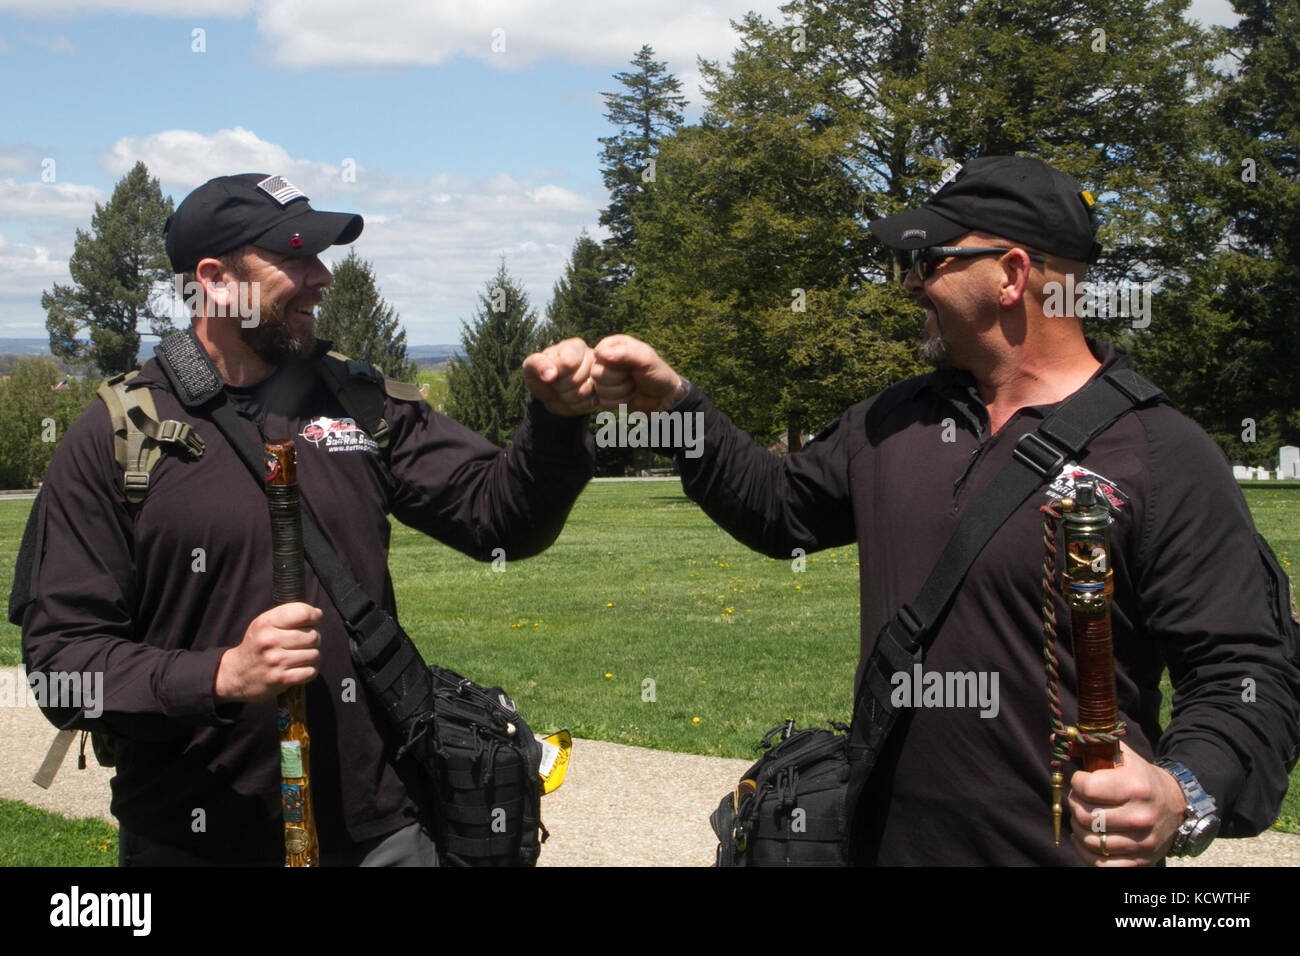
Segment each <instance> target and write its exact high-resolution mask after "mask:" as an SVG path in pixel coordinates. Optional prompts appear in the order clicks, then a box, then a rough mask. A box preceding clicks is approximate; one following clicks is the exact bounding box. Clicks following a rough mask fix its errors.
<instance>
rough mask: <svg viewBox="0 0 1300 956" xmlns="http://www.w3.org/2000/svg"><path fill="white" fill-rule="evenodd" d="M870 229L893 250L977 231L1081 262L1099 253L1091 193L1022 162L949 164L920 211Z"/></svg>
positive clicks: (1038, 163)
mask: <svg viewBox="0 0 1300 956" xmlns="http://www.w3.org/2000/svg"><path fill="white" fill-rule="evenodd" d="M870 229H871V231H872V232H873V233H874V234H875V235H876V237H877V238H879V239H880V240H881V241H882V242H883V243H884V244H885V245H887V246H889V247H891V248H893V249H921V248H924V247H925V246H942V245H947V244H949V243H951V242H952V241H953V240H954V239H957V238H959V237H961V236H964V235H965V234H966V233H968V232H975V231H979V232H988V233H992V234H993V235H995V236H1001V237H1002V238H1004V239H1010V240H1011V241H1012V242H1023V243H1024V244H1025V245H1027V246H1033V247H1034V248H1035V249H1040V250H1042V251H1043V252H1047V253H1051V254H1052V255H1058V256H1063V257H1065V258H1066V259H1076V260H1078V261H1081V262H1090V263H1091V262H1096V261H1097V258H1098V257H1099V256H1100V255H1101V246H1100V245H1098V243H1097V213H1096V201H1095V200H1094V199H1093V197H1092V193H1090V192H1088V190H1086V189H1084V188H1083V187H1082V186H1081V185H1079V184H1078V183H1077V182H1075V181H1074V180H1073V179H1071V178H1070V177H1069V176H1067V175H1065V173H1062V172H1060V171H1058V170H1055V169H1053V168H1052V167H1051V166H1048V165H1047V164H1046V163H1044V162H1043V161H1042V160H1041V159H1030V158H1025V157H1020V156H981V157H980V158H978V159H972V160H970V161H969V162H966V163H954V164H953V165H952V166H949V167H948V169H947V170H945V171H944V173H943V175H942V176H941V177H940V178H939V182H938V183H936V184H935V186H934V187H932V188H931V190H930V198H929V199H927V200H926V201H925V203H924V204H923V205H922V206H921V207H920V208H919V209H911V210H908V211H907V212H902V213H899V214H898V215H897V216H890V217H889V218H887V219H877V220H876V221H875V222H873V223H872V224H871V226H870Z"/></svg>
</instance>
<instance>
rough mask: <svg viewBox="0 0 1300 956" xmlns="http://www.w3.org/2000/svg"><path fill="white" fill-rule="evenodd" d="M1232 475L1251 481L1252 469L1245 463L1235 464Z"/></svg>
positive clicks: (1238, 478)
mask: <svg viewBox="0 0 1300 956" xmlns="http://www.w3.org/2000/svg"><path fill="white" fill-rule="evenodd" d="M1232 477H1234V478H1236V479H1237V480H1238V481H1250V478H1251V473H1250V469H1249V468H1247V467H1246V466H1245V465H1233V466H1232Z"/></svg>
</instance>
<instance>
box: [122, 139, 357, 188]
mask: <svg viewBox="0 0 1300 956" xmlns="http://www.w3.org/2000/svg"><path fill="white" fill-rule="evenodd" d="M141 160H143V161H144V164H145V165H146V166H148V167H149V173H150V175H153V176H157V177H158V179H159V180H161V181H162V182H163V183H164V184H166V185H169V186H176V187H180V188H181V189H182V190H183V192H189V191H190V190H191V189H193V188H194V187H195V186H198V185H200V184H202V183H205V182H207V181H208V180H209V179H212V178H213V177H214V176H226V175H229V174H231V173H232V172H266V173H279V174H280V175H282V176H284V177H285V178H286V179H288V180H290V181H291V182H293V183H294V184H295V185H297V186H298V187H299V188H300V189H302V190H303V191H304V192H306V193H307V195H309V196H313V197H314V196H315V195H316V194H317V193H319V192H321V191H322V189H321V187H328V186H332V185H334V184H339V183H341V179H340V173H341V167H340V166H339V165H338V164H335V163H319V162H308V161H304V160H294V159H292V158H291V157H290V156H289V153H288V151H287V150H285V149H284V148H283V147H282V146H277V145H276V144H274V143H269V142H267V141H266V140H264V139H262V138H261V137H259V136H258V135H257V133H255V132H254V131H253V130H248V129H244V128H243V127H242V126H236V127H235V128H234V129H223V130H217V131H216V132H215V133H200V132H197V131H195V130H188V129H168V130H163V131H162V132H159V133H153V134H151V135H149V136H145V137H143V138H140V139H137V138H134V137H130V136H126V137H123V138H121V139H119V140H118V141H117V142H115V143H114V144H113V145H112V147H110V148H109V150H108V152H107V153H105V154H104V155H102V156H101V157H100V158H99V165H100V168H101V169H103V170H104V172H106V173H108V174H109V175H111V176H113V177H115V178H121V177H122V176H125V175H126V174H127V173H128V172H130V171H131V167H132V166H134V165H135V164H136V163H137V162H139V161H141ZM358 169H361V167H358Z"/></svg>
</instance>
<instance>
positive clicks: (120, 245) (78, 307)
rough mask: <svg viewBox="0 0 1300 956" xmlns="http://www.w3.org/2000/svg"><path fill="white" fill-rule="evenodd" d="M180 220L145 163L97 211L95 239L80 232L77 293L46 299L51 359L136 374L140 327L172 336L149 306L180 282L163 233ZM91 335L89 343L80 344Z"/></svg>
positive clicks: (60, 288) (58, 289)
mask: <svg viewBox="0 0 1300 956" xmlns="http://www.w3.org/2000/svg"><path fill="white" fill-rule="evenodd" d="M171 214H172V201H171V199H165V198H164V197H163V194H162V188H161V187H160V186H159V184H158V180H157V179H150V178H149V171H148V169H146V168H145V165H144V163H136V164H135V166H134V168H132V170H131V171H130V172H129V173H127V174H126V176H125V177H123V178H122V180H121V181H119V182H118V184H117V186H116V187H115V188H114V189H113V197H112V198H111V199H110V200H109V201H108V204H107V205H105V206H101V205H100V204H99V203H96V204H95V212H94V215H93V216H92V218H91V221H90V225H91V231H90V232H89V233H87V232H83V231H82V230H80V229H78V230H77V239H76V243H75V245H74V247H73V252H72V258H71V259H69V260H68V271H69V272H70V273H71V274H72V282H73V284H72V285H71V286H64V285H57V284H56V285H55V286H54V287H53V288H52V289H51V290H50V291H49V292H46V293H44V294H42V295H41V308H43V309H45V311H46V319H45V328H46V330H47V331H48V332H49V334H50V351H51V352H52V353H53V354H54V355H56V356H58V357H59V358H62V359H66V360H69V361H75V360H80V359H89V360H90V361H91V362H93V363H94V364H95V365H96V366H97V367H98V368H99V369H100V371H102V372H103V373H104V374H105V375H112V374H115V373H117V372H123V371H127V370H129V369H133V368H135V364H136V355H137V354H138V352H139V350H140V331H139V325H140V320H141V319H142V318H147V319H148V320H149V325H150V330H151V331H152V332H153V334H155V335H164V334H166V333H168V332H170V331H172V330H173V329H172V322H171V318H170V317H169V316H167V315H165V314H163V312H162V310H156V309H155V310H150V308H149V303H150V301H151V300H153V299H155V297H156V296H157V294H158V288H159V286H160V285H161V284H164V283H167V282H168V281H169V280H170V279H171V277H172V271H171V266H170V265H169V263H168V260H167V251H166V248H165V246H164V244H163V229H164V227H165V225H166V223H167V217H168V216H170V215H171ZM86 331H89V334H90V338H89V341H88V342H87V341H84V340H82V339H81V338H80V336H81V334H82V333H84V332H86Z"/></svg>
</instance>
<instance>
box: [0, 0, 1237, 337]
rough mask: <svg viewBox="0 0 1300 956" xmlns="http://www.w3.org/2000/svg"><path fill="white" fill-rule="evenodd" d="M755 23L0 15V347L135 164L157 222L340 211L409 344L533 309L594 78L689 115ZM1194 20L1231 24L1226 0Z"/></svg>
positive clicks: (142, 11)
mask: <svg viewBox="0 0 1300 956" xmlns="http://www.w3.org/2000/svg"><path fill="white" fill-rule="evenodd" d="M777 6H778V5H777V3H776V2H773V0H768V2H762V3H760V2H755V0H723V2H714V3H707V2H691V0H654V2H630V0H604V2H599V3H591V2H586V0H570V2H555V0H531V2H530V0H478V2H446V0H424V2H422V0H415V2H411V0H367V2H365V3H356V2H353V0H314V2H312V0H263V2H260V3H253V2H248V0H192V2H189V3H179V2H171V0H99V2H78V0H40V2H32V0H0V82H2V83H3V89H4V90H5V96H4V103H3V106H0V337H8V336H17V337H28V338H42V337H44V336H45V314H44V311H43V310H42V309H41V308H40V297H41V293H42V292H43V291H45V290H47V289H49V288H50V287H51V286H52V285H53V284H54V283H56V282H62V283H66V282H68V281H70V280H69V276H68V271H67V260H68V257H69V255H71V252H72V245H73V241H74V240H75V237H76V230H77V229H78V228H81V229H87V228H89V223H90V217H91V214H92V212H93V209H94V204H95V203H96V202H105V201H106V200H107V199H108V197H109V195H110V194H111V192H112V189H113V185H114V183H116V182H117V180H118V179H120V178H121V177H122V176H123V175H125V173H126V172H127V171H128V170H129V169H130V168H131V167H132V166H133V165H134V164H135V162H136V161H137V160H143V161H144V162H145V163H146V164H147V165H148V167H149V170H150V172H151V173H152V174H153V175H154V176H157V177H158V178H159V179H160V180H161V183H162V188H163V191H164V192H165V193H167V194H169V195H171V196H172V198H173V199H174V200H175V201H177V202H179V201H180V200H181V199H182V198H183V197H184V196H185V194H186V193H188V192H189V191H190V190H191V189H193V188H194V187H195V186H197V185H199V184H200V183H202V182H205V181H206V180H207V179H209V178H211V177H213V176H218V175H224V174H228V173H235V172H267V173H278V174H280V175H283V176H284V177H285V178H287V179H289V180H290V181H292V182H293V183H295V184H296V185H298V186H299V187H300V188H302V189H303V191H304V192H306V193H307V194H308V196H310V197H311V200H312V205H313V206H315V207H316V208H318V209H335V210H342V211H348V212H360V213H362V214H363V215H364V216H365V218H366V229H365V232H364V233H363V234H362V236H361V238H360V239H359V240H358V241H357V243H356V244H355V245H356V248H357V250H358V251H359V252H360V254H361V255H362V256H363V257H365V258H367V259H369V260H371V261H372V262H373V264H374V267H375V271H376V275H377V278H378V281H379V285H380V290H381V292H382V294H383V295H384V296H385V297H386V298H387V299H388V300H389V301H390V302H392V304H393V305H394V306H396V308H397V310H398V311H399V313H400V314H401V316H402V319H403V322H404V323H405V325H406V328H407V341H408V342H410V343H412V344H435V343H445V342H454V341H457V339H458V338H459V330H460V320H462V319H469V318H470V316H471V314H472V312H473V310H474V308H475V307H476V305H477V295H478V293H479V292H480V291H481V290H482V288H483V286H484V283H485V282H486V281H487V280H488V279H489V278H490V277H491V276H492V275H493V273H494V272H495V271H496V266H497V262H498V260H499V258H500V256H502V255H503V254H504V255H505V256H506V260H507V265H508V268H509V269H510V271H511V273H512V274H513V275H515V276H516V277H517V278H519V279H520V280H522V281H523V282H524V284H525V287H526V288H527V290H528V292H529V294H530V296H531V298H532V302H533V304H534V306H536V307H537V308H538V310H539V312H541V311H543V310H544V308H545V305H546V302H547V301H548V300H549V298H550V293H551V288H552V286H553V284H554V282H555V280H556V279H557V278H559V276H560V275H561V273H562V272H563V268H564V264H565V262H566V260H567V258H568V255H569V252H570V250H571V248H572V245H573V242H574V240H575V239H576V238H577V236H578V234H579V232H580V231H581V230H582V229H584V228H585V229H586V230H587V231H588V232H589V233H591V234H592V235H593V236H595V237H597V238H600V237H602V236H603V235H604V233H603V231H602V230H601V229H600V228H599V226H598V217H599V212H600V209H601V208H602V207H603V206H604V205H605V204H606V203H607V202H608V196H607V194H606V192H605V190H604V187H603V185H602V184H601V180H600V171H599V168H598V152H599V144H598V143H597V141H596V140H597V137H599V136H604V135H608V133H609V130H610V127H609V125H608V123H607V121H606V120H605V119H604V118H603V113H604V105H603V101H602V100H601V98H600V95H599V94H600V92H601V91H612V90H615V89H616V88H618V85H617V83H616V81H615V80H613V78H612V75H613V74H614V73H616V72H618V71H620V70H623V69H626V68H627V65H628V61H629V60H630V59H631V57H632V56H633V54H635V52H636V50H637V49H638V48H639V47H640V46H641V44H643V43H649V44H651V45H652V46H653V47H654V48H655V52H656V56H657V57H658V58H659V59H662V60H666V61H667V63H668V67H669V69H670V70H671V71H672V72H673V73H674V74H676V75H677V76H678V77H679V78H681V79H682V80H683V83H684V86H685V90H684V92H685V93H686V95H687V96H688V98H689V99H690V100H691V103H692V109H691V110H690V111H688V119H694V118H696V116H697V115H698V106H699V102H700V95H699V91H698V85H697V84H698V74H697V71H696V57H697V56H704V57H707V58H710V59H722V60H725V59H727V57H728V55H729V53H730V51H731V49H732V48H733V46H734V45H735V34H734V32H733V31H732V30H731V29H730V27H729V25H728V20H729V19H740V17H742V16H743V14H744V12H745V11H746V10H749V9H756V10H758V11H759V12H761V13H763V14H765V15H767V16H769V17H772V18H774V19H777V20H780V19H781V15H780V13H779V10H778V9H777ZM1192 15H1193V16H1195V17H1197V18H1198V19H1200V20H1202V21H1203V22H1207V23H1210V22H1213V23H1229V22H1232V21H1233V19H1234V17H1233V16H1232V14H1231V9H1230V7H1229V5H1228V4H1227V3H1226V2H1225V0H1197V2H1196V3H1195V4H1193V7H1192ZM196 30H198V31H202V33H201V34H198V35H197V36H196V34H195V31H196ZM199 46H201V47H202V50H201V51H199V50H196V49H195V48H196V47H199ZM494 46H495V49H494ZM46 160H53V161H54V164H53V173H54V181H53V182H44V181H42V169H43V168H47V169H48V168H50V167H49V164H48V163H46ZM349 161H350V162H349ZM43 164H44V166H43ZM350 169H355V180H354V181H348V177H347V176H346V175H345V173H346V171H347V170H350ZM342 254H343V252H342V251H340V250H337V249H336V250H334V252H333V253H331V254H327V255H326V256H323V258H324V259H325V261H326V262H327V263H329V262H331V261H334V260H336V259H338V258H341V257H342Z"/></svg>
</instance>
